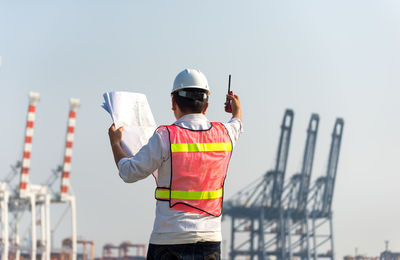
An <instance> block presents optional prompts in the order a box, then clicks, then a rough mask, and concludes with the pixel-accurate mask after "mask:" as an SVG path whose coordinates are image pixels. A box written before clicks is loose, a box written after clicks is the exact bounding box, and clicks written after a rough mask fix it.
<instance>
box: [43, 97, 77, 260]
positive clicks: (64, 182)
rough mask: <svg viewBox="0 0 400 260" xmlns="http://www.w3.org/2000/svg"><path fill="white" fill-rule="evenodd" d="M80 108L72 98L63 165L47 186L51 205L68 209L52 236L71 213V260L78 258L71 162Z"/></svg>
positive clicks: (48, 181) (54, 173) (51, 177)
mask: <svg viewBox="0 0 400 260" xmlns="http://www.w3.org/2000/svg"><path fill="white" fill-rule="evenodd" d="M79 107H80V100H79V99H76V98H70V100H69V112H68V121H67V131H66V137H65V139H66V140H65V146H64V153H63V163H62V165H60V166H58V167H57V168H56V170H53V172H52V175H51V176H50V178H49V179H48V180H47V182H46V186H47V187H48V188H49V190H50V191H51V203H54V204H60V203H61V204H66V205H67V208H66V211H65V212H64V214H63V215H62V216H61V218H60V219H59V220H58V223H57V224H56V225H55V227H54V228H53V230H52V232H51V233H52V234H53V233H54V232H55V229H57V227H58V226H59V225H60V223H61V222H62V220H63V218H64V216H65V215H66V214H67V213H68V211H70V212H71V250H72V258H71V260H76V256H77V227H76V202H75V195H74V194H73V193H72V191H71V185H70V181H69V178H70V173H71V160H72V148H73V142H74V134H75V125H76V112H77V110H78V108H79ZM58 179H60V186H59V188H58V189H57V190H53V186H54V185H55V183H56V181H57V180H58Z"/></svg>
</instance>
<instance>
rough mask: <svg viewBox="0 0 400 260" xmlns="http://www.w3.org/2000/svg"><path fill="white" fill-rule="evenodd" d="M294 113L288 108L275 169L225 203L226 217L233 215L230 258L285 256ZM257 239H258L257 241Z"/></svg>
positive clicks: (279, 257)
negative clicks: (285, 189) (285, 186)
mask: <svg viewBox="0 0 400 260" xmlns="http://www.w3.org/2000/svg"><path fill="white" fill-rule="evenodd" d="M293 117H294V113H293V111H292V110H290V109H287V110H286V111H285V115H284V117H283V121H282V125H281V135H280V140H279V146H278V152H277V158H276V163H275V168H274V169H273V170H271V171H268V172H267V173H266V174H265V175H264V176H262V177H261V179H258V180H256V181H255V182H254V183H252V184H250V185H249V186H248V187H246V188H245V189H243V190H241V191H240V192H239V193H238V194H236V195H235V196H234V197H233V198H231V199H230V200H228V201H227V202H226V203H224V216H230V217H231V226H232V227H231V252H230V259H235V258H236V257H237V256H240V255H242V256H249V257H250V259H254V258H255V257H257V258H258V259H265V258H266V257H267V256H269V255H275V256H276V257H278V259H285V251H284V250H281V248H282V245H284V244H285V236H284V233H283V232H284V229H283V228H284V227H283V225H281V223H282V220H283V211H282V207H281V203H282V200H281V197H282V193H283V184H284V180H285V172H286V164H287V159H288V154H289V144H290V137H291V131H292V125H293ZM255 240H256V241H255Z"/></svg>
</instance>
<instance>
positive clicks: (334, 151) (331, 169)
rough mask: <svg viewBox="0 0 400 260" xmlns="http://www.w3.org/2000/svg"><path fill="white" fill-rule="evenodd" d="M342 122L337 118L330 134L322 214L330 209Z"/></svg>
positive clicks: (340, 141)
mask: <svg viewBox="0 0 400 260" xmlns="http://www.w3.org/2000/svg"><path fill="white" fill-rule="evenodd" d="M343 126H344V120H343V119H342V118H337V119H336V122H335V126H334V128H333V132H332V142H331V147H330V151H329V158H328V167H327V171H326V180H325V181H326V182H325V190H324V194H323V212H324V213H325V214H329V213H330V212H331V208H332V199H333V192H334V188H335V181H336V173H337V167H338V163H339V154H340V145H341V143H342V135H343Z"/></svg>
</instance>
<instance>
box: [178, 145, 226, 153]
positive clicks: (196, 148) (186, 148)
mask: <svg viewBox="0 0 400 260" xmlns="http://www.w3.org/2000/svg"><path fill="white" fill-rule="evenodd" d="M219 151H232V143H191V144H171V152H173V153H185V152H219Z"/></svg>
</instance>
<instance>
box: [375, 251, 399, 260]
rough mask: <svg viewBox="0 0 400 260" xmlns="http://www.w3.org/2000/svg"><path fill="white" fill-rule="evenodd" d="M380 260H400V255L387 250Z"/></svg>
mask: <svg viewBox="0 0 400 260" xmlns="http://www.w3.org/2000/svg"><path fill="white" fill-rule="evenodd" d="M379 260H400V253H393V252H390V251H389V250H386V251H383V252H382V253H381V257H380V259H379Z"/></svg>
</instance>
